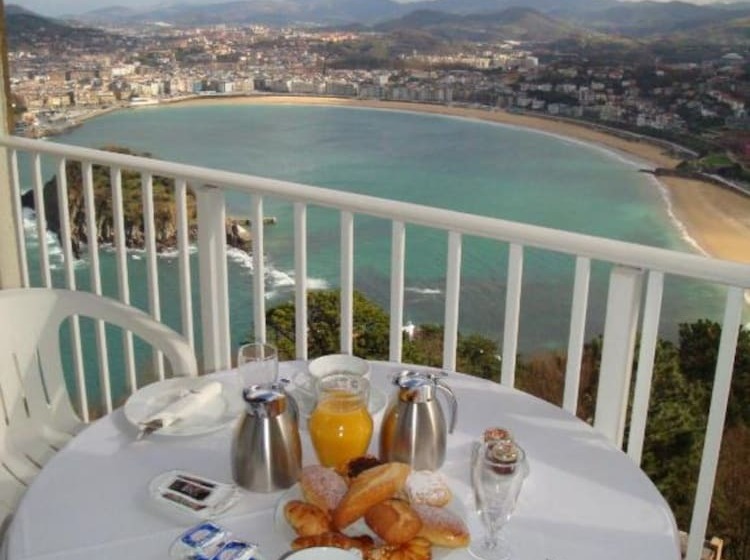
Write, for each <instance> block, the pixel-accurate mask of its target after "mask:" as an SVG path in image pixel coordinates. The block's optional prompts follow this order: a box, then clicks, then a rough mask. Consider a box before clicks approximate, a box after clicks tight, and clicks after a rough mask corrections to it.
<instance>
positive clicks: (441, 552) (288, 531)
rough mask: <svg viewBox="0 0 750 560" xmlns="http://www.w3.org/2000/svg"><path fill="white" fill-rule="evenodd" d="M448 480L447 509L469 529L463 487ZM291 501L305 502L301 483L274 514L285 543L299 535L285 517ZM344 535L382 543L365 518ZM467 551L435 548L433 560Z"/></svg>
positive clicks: (279, 503)
mask: <svg viewBox="0 0 750 560" xmlns="http://www.w3.org/2000/svg"><path fill="white" fill-rule="evenodd" d="M446 480H447V481H448V486H449V487H450V488H451V490H452V491H453V499H452V500H451V501H450V503H449V504H448V505H447V506H445V508H446V509H448V510H450V511H452V512H453V513H455V514H456V515H457V516H458V517H460V518H461V519H463V520H464V523H466V526H467V527H469V521H468V519H467V510H466V506H465V505H464V503H463V502H462V501H461V499H460V496H463V495H464V493H465V492H464V489H463V485H462V484H461V483H459V482H458V481H456V480H453V479H450V478H448V477H446ZM291 500H304V497H303V496H302V489H301V488H300V485H299V483H297V484H295V485H294V486H292V487H291V488H289V489H288V490H286V491H285V492H284V493H283V494H282V495H281V498H279V501H278V502H276V510H275V511H274V513H273V524H274V528H275V530H276V533H277V534H278V535H281V538H282V539H284V541H286V542H290V543H291V542H292V541H293V540H294V539H295V538H297V534H296V533H295V532H294V529H292V527H291V525H289V523H288V522H287V520H286V517H284V506H285V505H286V504H287V502H290V501H291ZM343 533H344V534H345V535H349V536H357V535H370V536H371V537H372V538H373V539H375V542H376V543H378V542H382V541H381V540H380V538H378V537H377V536H376V535H375V533H373V532H372V530H371V529H370V528H369V527H368V526H367V523H365V520H364V518H360V519H358V520H357V521H355V522H354V523H352V524H351V525H349V526H348V527H347V528H346V529H344V531H343ZM467 550H468V549H466V548H444V547H440V546H433V547H432V558H433V559H434V560H449V559H450V557H451V556H453V555H454V553H455V555H456V556H460V555H463V554H465V553H466V552H467Z"/></svg>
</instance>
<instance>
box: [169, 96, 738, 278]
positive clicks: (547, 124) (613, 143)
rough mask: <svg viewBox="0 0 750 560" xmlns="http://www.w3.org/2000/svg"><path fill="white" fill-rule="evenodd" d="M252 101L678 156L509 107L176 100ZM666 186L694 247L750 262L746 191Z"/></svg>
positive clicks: (658, 163) (667, 159)
mask: <svg viewBox="0 0 750 560" xmlns="http://www.w3.org/2000/svg"><path fill="white" fill-rule="evenodd" d="M204 102H211V103H236V104H242V103H256V104H300V105H340V106H356V107H371V108H376V109H390V110H403V111H418V112H425V113H436V114H442V115H452V116H457V117H463V118H469V119H478V120H485V121H492V122H498V123H503V124H508V125H514V126H520V127H525V128H531V129H535V130H540V131H544V132H548V133H550V134H556V135H560V136H566V137H569V138H574V139H577V140H581V141H584V142H588V143H591V144H597V145H601V146H605V147H607V148H610V149H612V150H615V151H619V152H622V153H624V154H626V155H627V156H630V158H631V159H635V160H637V161H639V162H642V164H643V166H644V168H651V169H653V168H656V167H663V168H673V167H675V166H676V165H677V164H678V163H679V160H678V159H675V158H674V157H672V156H671V155H670V154H668V153H667V152H666V151H665V149H664V148H663V147H662V146H659V145H657V144H654V143H650V142H648V141H645V140H635V139H634V140H630V139H627V138H623V137H620V136H614V135H612V134H607V133H605V132H602V131H600V130H595V129H592V128H589V127H586V126H582V125H577V124H574V123H571V122H566V121H561V120H553V119H547V118H543V117H534V116H529V115H520V114H514V113H508V112H506V111H502V110H498V111H488V110H483V109H471V108H463V107H449V106H444V105H426V104H420V103H406V102H390V101H374V100H373V101H370V100H357V99H338V98H324V97H295V96H281V95H278V96H277V95H272V96H247V97H230V98H225V99H217V98H216V97H211V98H203V99H190V100H186V101H180V103H204ZM659 181H660V182H661V184H662V185H664V186H665V187H666V192H667V197H668V199H669V201H668V203H669V205H670V207H671V211H672V213H673V214H674V216H675V218H676V219H677V220H678V221H679V222H681V223H682V225H683V227H684V228H685V231H686V233H687V235H688V236H689V237H690V238H691V239H692V240H693V242H694V243H695V244H697V245H698V247H697V248H696V250H699V251H701V252H703V253H704V254H706V255H710V256H713V257H716V258H719V259H725V260H730V261H736V262H742V263H749V264H750V196H747V195H743V194H741V193H739V192H735V191H732V190H730V189H728V188H723V187H720V186H717V185H713V184H711V183H707V182H702V181H697V180H690V179H682V178H676V177H660V178H659Z"/></svg>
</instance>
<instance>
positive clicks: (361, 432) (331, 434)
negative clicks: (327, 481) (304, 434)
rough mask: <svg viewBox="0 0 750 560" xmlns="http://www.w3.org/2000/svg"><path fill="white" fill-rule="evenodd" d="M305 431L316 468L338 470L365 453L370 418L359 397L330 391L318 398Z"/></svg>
mask: <svg viewBox="0 0 750 560" xmlns="http://www.w3.org/2000/svg"><path fill="white" fill-rule="evenodd" d="M309 430H310V438H311V439H312V443H313V446H314V447H315V452H316V453H317V455H318V460H319V461H320V464H321V465H323V466H325V467H338V466H339V465H343V464H344V463H346V461H348V460H349V459H353V458H354V457H359V456H360V455H364V453H365V451H367V448H368V446H369V445H370V438H371V437H372V418H371V417H370V413H369V412H368V411H367V406H366V404H365V402H364V400H363V398H362V396H361V395H356V394H352V393H348V392H346V391H331V392H327V393H326V394H323V395H321V397H320V398H319V400H318V404H317V406H316V407H315V410H313V413H312V415H311V416H310V423H309Z"/></svg>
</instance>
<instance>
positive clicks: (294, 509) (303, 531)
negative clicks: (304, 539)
mask: <svg viewBox="0 0 750 560" xmlns="http://www.w3.org/2000/svg"><path fill="white" fill-rule="evenodd" d="M284 517H286V520H287V521H288V522H289V525H291V526H292V529H294V531H295V532H296V533H297V534H298V535H301V536H309V535H319V534H320V533H325V532H327V531H330V530H331V516H330V515H329V514H328V512H326V511H323V510H322V509H320V508H319V507H318V506H316V505H313V504H308V503H307V502H302V501H300V500H290V501H288V502H287V503H286V504H285V505H284Z"/></svg>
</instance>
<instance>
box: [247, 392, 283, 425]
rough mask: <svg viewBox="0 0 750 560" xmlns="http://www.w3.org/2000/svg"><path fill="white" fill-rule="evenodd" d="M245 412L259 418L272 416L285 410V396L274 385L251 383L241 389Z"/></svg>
mask: <svg viewBox="0 0 750 560" xmlns="http://www.w3.org/2000/svg"><path fill="white" fill-rule="evenodd" d="M242 398H243V399H244V400H245V403H246V405H247V406H246V410H247V413H248V414H250V415H252V416H257V417H259V418H273V417H274V416H278V415H279V414H281V413H282V412H284V411H285V410H286V407H287V397H286V394H285V393H284V391H283V390H281V389H280V388H278V387H275V386H268V385H253V386H251V387H248V388H247V389H245V390H244V391H242Z"/></svg>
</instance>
